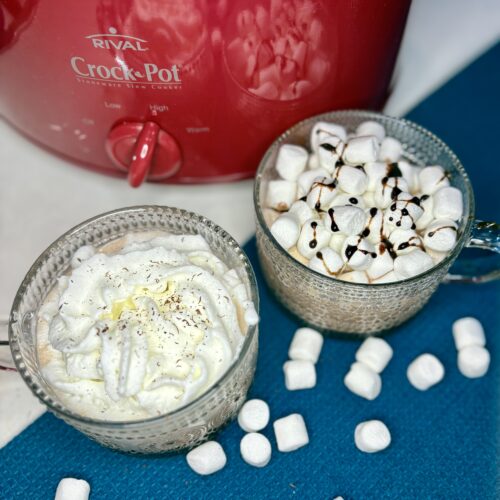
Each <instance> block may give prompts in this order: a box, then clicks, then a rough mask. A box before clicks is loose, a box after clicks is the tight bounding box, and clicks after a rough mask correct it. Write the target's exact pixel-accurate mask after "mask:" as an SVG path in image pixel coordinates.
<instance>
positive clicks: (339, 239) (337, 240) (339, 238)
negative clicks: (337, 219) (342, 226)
mask: <svg viewBox="0 0 500 500" xmlns="http://www.w3.org/2000/svg"><path fill="white" fill-rule="evenodd" d="M345 239H346V235H345V234H342V233H333V234H332V237H331V238H330V241H329V243H328V246H329V247H330V248H331V249H332V250H335V252H337V253H338V254H339V255H340V253H341V252H342V246H343V244H344V241H345Z"/></svg>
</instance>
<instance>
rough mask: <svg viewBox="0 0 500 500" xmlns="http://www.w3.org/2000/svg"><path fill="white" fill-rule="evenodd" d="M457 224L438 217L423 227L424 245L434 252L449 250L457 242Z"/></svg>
mask: <svg viewBox="0 0 500 500" xmlns="http://www.w3.org/2000/svg"><path fill="white" fill-rule="evenodd" d="M457 230H458V226H457V225H456V224H455V222H453V221H452V220H451V219H438V220H435V221H434V222H433V223H432V224H429V225H428V226H427V227H426V228H425V232H424V245H425V248H430V249H431V250H434V251H436V252H449V251H450V250H451V249H452V248H453V247H454V246H455V243H456V242H457Z"/></svg>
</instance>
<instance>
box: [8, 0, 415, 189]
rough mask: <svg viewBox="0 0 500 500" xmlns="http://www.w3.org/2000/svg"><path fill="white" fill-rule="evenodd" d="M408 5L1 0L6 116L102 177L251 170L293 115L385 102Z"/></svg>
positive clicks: (171, 178) (213, 175) (192, 176)
mask: <svg viewBox="0 0 500 500" xmlns="http://www.w3.org/2000/svg"><path fill="white" fill-rule="evenodd" d="M409 4H410V0H384V1H380V0H258V1H253V0H85V1H81V0H44V1H34V0H31V1H29V0H2V2H0V114H1V115H2V116H4V117H5V118H6V119H7V120H8V121H9V122H10V123H12V124H13V125H14V126H16V127H17V128H18V129H19V130H21V131H22V132H23V133H25V134H26V135H27V136H29V137H30V138H32V139H33V140H35V141H36V142H38V143H40V144H42V145H44V146H46V147H48V148H50V149H52V150H54V151H56V152H57V153H60V154H62V155H65V156H67V157H69V158H70V159H72V160H75V161H77V162H78V163H80V164H81V165H83V166H86V167H89V168H92V169H94V170H97V171H100V172H102V173H107V174H118V175H123V176H124V177H125V176H128V178H129V181H130V183H131V184H132V185H133V186H137V185H139V184H140V183H141V182H142V181H143V180H144V179H148V180H152V181H161V182H164V181H165V182H167V181H168V182H210V181H220V180H233V179H239V178H244V177H249V176H251V175H252V174H253V173H254V171H255V169H256V167H257V164H258V161H259V159H260V157H261V155H262V154H263V152H264V151H265V149H266V148H267V146H268V145H269V144H270V142H271V141H272V140H273V139H274V138H275V137H276V136H277V135H278V134H279V133H281V132H282V131H283V130H285V129H286V128H288V127H289V126H291V125H292V124H293V123H295V122H297V121H299V120H301V119H303V118H305V117H307V116H310V115H313V114H316V113H320V112H323V111H327V110H331V109H335V108H344V107H350V108H352V107H359V108H378V107H380V106H381V105H382V104H383V102H384V99H385V97H386V93H387V88H388V85H389V81H390V78H391V73H392V69H393V66H394V61H395V58H396V54H397V50H398V47H399V44H400V40H401V36H402V32H403V28H404V24H405V21H406V16H407V13H408V9H409Z"/></svg>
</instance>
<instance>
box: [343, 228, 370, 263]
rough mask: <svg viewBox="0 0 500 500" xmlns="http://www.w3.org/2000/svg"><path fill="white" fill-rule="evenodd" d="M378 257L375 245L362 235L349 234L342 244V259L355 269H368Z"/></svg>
mask: <svg viewBox="0 0 500 500" xmlns="http://www.w3.org/2000/svg"><path fill="white" fill-rule="evenodd" d="M376 257H377V254H376V253H375V247H374V246H373V245H372V244H371V243H370V242H369V241H368V240H366V239H364V238H362V237H360V236H348V237H347V238H346V240H345V241H344V245H343V246H342V259H343V260H344V262H345V263H348V264H349V266H350V267H351V268H352V269H353V270H355V271H364V270H366V269H368V268H369V267H370V265H371V263H372V261H373V259H375V258H376Z"/></svg>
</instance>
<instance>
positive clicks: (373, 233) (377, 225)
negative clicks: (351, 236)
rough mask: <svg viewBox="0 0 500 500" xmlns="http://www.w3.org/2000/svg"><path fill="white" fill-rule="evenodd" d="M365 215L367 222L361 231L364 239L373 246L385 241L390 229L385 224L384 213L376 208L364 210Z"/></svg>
mask: <svg viewBox="0 0 500 500" xmlns="http://www.w3.org/2000/svg"><path fill="white" fill-rule="evenodd" d="M366 215H367V222H366V226H365V228H364V231H363V235H364V236H365V237H366V239H367V240H368V241H369V242H371V243H373V244H374V245H376V244H378V243H379V242H380V241H382V240H384V239H387V238H388V236H389V234H390V231H391V228H390V226H387V225H386V224H385V220H384V211H383V210H382V209H380V208H377V207H371V208H369V209H367V210H366Z"/></svg>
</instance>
